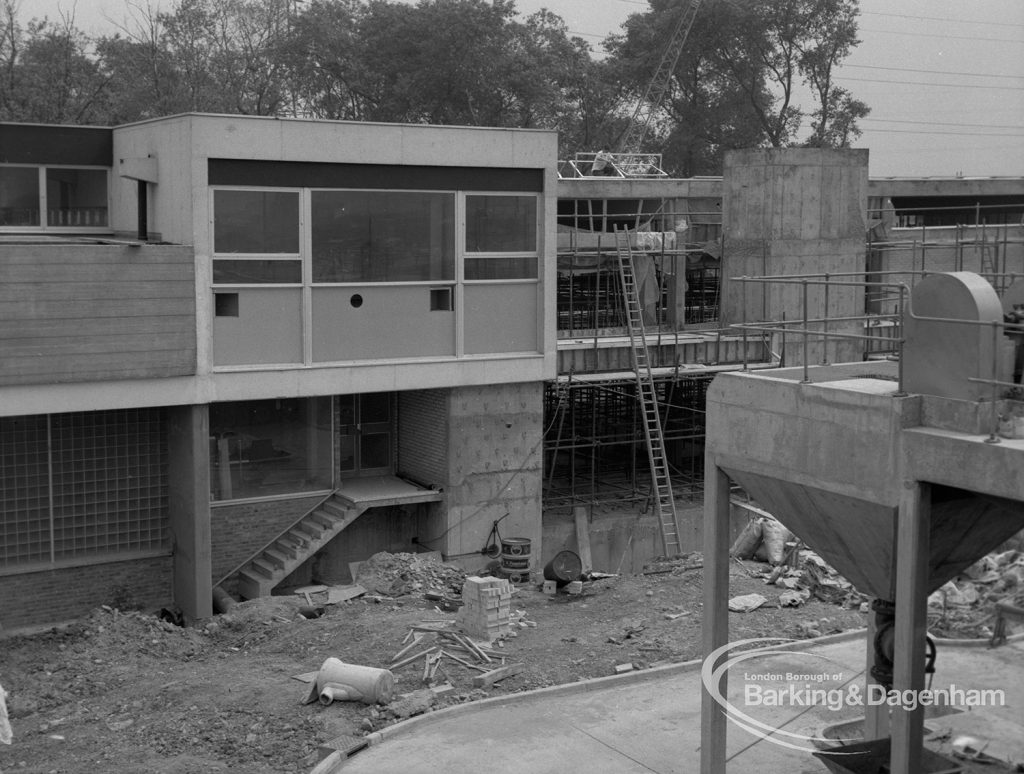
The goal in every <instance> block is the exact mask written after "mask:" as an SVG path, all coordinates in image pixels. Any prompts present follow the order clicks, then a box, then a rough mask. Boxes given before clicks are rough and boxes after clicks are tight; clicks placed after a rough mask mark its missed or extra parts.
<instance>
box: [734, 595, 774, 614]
mask: <svg viewBox="0 0 1024 774" xmlns="http://www.w3.org/2000/svg"><path fill="white" fill-rule="evenodd" d="M767 601H768V600H767V599H766V598H765V597H763V596H761V595H760V594H743V595H741V596H738V597H733V598H732V599H730V600H729V610H730V611H732V612H733V613H749V612H750V611H751V610H757V608H759V607H761V605H763V604H765V603H766V602H767Z"/></svg>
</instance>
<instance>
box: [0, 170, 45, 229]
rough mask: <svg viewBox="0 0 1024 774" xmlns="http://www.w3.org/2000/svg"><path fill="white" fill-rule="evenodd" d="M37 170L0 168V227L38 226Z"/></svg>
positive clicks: (39, 223) (39, 222)
mask: <svg viewBox="0 0 1024 774" xmlns="http://www.w3.org/2000/svg"><path fill="white" fill-rule="evenodd" d="M39 213H40V211H39V169H38V168H37V167H2V166H0V226H15V227H17V226H39V225H41V221H40V217H39Z"/></svg>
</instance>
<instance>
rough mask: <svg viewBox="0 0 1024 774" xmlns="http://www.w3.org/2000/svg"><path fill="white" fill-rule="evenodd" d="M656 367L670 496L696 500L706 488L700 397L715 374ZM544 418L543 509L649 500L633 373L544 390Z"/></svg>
mask: <svg viewBox="0 0 1024 774" xmlns="http://www.w3.org/2000/svg"><path fill="white" fill-rule="evenodd" d="M655 370H656V372H655V374H654V386H655V390H656V392H657V394H658V405H659V408H660V410H661V422H662V433H663V436H664V440H665V452H666V457H667V459H668V463H669V471H670V473H671V478H672V487H673V491H674V494H675V496H676V498H677V499H683V500H691V501H694V502H699V501H700V499H701V498H702V497H703V491H704V398H705V394H706V392H707V387H708V384H710V383H711V379H712V378H713V377H714V375H715V374H714V372H709V373H700V374H684V373H682V372H680V371H673V369H655ZM544 413H545V416H546V417H547V418H548V422H547V424H548V432H547V434H546V435H545V436H544V476H545V478H544V487H545V492H544V501H545V505H548V506H563V505H584V504H597V503H625V502H632V503H636V502H641V503H645V504H647V503H649V502H650V501H651V496H652V493H651V476H650V469H649V466H648V460H647V450H646V447H645V446H644V444H643V442H642V439H643V437H644V429H643V422H644V417H643V414H642V412H641V411H640V407H639V403H638V401H637V396H636V376H635V374H633V373H618V374H585V375H581V376H578V377H573V376H564V377H559V378H558V379H557V380H555V381H553V382H548V384H547V385H546V388H545V393H544Z"/></svg>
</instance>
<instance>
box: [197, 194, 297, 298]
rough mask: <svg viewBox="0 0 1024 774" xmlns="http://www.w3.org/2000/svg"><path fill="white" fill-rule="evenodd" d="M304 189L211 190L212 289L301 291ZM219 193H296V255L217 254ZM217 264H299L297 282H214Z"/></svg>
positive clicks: (209, 223) (209, 225) (209, 224)
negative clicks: (228, 262) (238, 262)
mask: <svg viewBox="0 0 1024 774" xmlns="http://www.w3.org/2000/svg"><path fill="white" fill-rule="evenodd" d="M304 190H305V189H302V188H293V187H278V186H249V185H216V186H210V187H209V192H210V194H209V196H210V200H209V221H208V227H209V240H210V287H211V288H213V289H214V292H216V291H217V290H223V289H226V288H257V289H259V288H301V287H304V286H305V285H306V265H305V264H306V262H305V260H304V251H303V247H304V243H305V238H306V237H305V221H306V203H305V198H306V197H305V194H304ZM217 191H243V192H246V193H252V192H258V193H263V192H268V193H294V194H296V196H297V198H298V202H297V205H298V215H299V220H298V234H297V236H298V243H297V244H298V250H297V251H296V252H294V253H218V252H217V251H216V240H215V229H216V217H217V207H216V199H217V196H216V192H217ZM217 261H296V262H298V263H299V281H298V282H217V281H216V280H215V279H214V264H215V263H216V262H217Z"/></svg>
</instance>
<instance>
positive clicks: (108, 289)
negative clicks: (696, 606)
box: [0, 280, 195, 302]
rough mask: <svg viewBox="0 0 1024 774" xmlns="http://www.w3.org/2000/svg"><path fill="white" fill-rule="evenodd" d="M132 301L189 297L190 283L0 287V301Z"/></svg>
mask: <svg viewBox="0 0 1024 774" xmlns="http://www.w3.org/2000/svg"><path fill="white" fill-rule="evenodd" d="M126 296H131V297H133V298H137V299H138V298H193V297H194V296H195V283H194V282H192V281H168V282H126V283H116V282H71V283H67V284H62V283H60V282H59V281H56V280H54V281H51V282H22V283H19V284H17V285H7V284H0V302H3V301H19V300H22V299H24V298H26V297H27V298H36V299H39V300H40V301H44V300H45V301H63V300H69V301H70V300H73V299H77V298H83V297H84V298H99V299H105V300H109V301H118V300H121V299H123V298H125V297H126Z"/></svg>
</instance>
